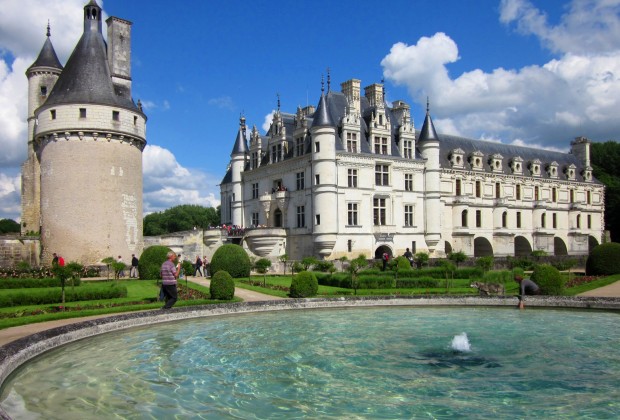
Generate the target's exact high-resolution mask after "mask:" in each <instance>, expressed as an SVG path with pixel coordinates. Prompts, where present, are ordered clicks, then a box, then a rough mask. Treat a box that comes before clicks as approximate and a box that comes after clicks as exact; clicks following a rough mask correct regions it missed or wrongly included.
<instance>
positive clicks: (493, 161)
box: [489, 153, 504, 172]
mask: <svg viewBox="0 0 620 420" xmlns="http://www.w3.org/2000/svg"><path fill="white" fill-rule="evenodd" d="M503 160H504V157H503V156H502V155H500V154H499V153H495V154H493V155H491V157H490V158H489V165H490V166H491V170H492V171H493V172H502V161H503Z"/></svg>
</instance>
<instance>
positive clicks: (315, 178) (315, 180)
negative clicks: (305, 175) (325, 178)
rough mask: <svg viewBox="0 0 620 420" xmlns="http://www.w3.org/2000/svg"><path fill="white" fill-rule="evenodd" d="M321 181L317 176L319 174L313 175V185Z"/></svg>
mask: <svg viewBox="0 0 620 420" xmlns="http://www.w3.org/2000/svg"><path fill="white" fill-rule="evenodd" d="M320 183H321V177H320V176H319V174H316V175H315V176H314V185H319V184H320Z"/></svg>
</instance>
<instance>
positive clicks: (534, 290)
mask: <svg viewBox="0 0 620 420" xmlns="http://www.w3.org/2000/svg"><path fill="white" fill-rule="evenodd" d="M515 281H516V282H517V283H519V309H523V308H524V305H523V300H524V298H525V296H526V295H539V294H540V287H538V285H537V284H536V283H534V282H533V281H532V280H530V279H524V278H523V277H521V276H519V275H516V276H515Z"/></svg>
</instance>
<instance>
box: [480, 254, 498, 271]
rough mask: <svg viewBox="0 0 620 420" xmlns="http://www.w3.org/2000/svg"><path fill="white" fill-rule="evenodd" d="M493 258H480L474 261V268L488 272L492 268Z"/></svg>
mask: <svg viewBox="0 0 620 420" xmlns="http://www.w3.org/2000/svg"><path fill="white" fill-rule="evenodd" d="M493 262H494V258H493V257H492V256H490V255H489V256H486V257H480V258H478V259H477V260H476V267H479V268H481V269H482V270H483V271H485V272H486V271H489V270H490V269H491V268H493Z"/></svg>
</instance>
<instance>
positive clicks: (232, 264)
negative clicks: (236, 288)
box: [211, 244, 252, 279]
mask: <svg viewBox="0 0 620 420" xmlns="http://www.w3.org/2000/svg"><path fill="white" fill-rule="evenodd" d="M251 267H252V263H251V262H250V257H248V254H247V253H246V252H245V249H243V248H242V247H241V246H239V245H235V244H226V245H222V246H221V247H219V248H218V249H217V250H216V251H215V254H213V257H212V258H211V272H212V273H217V272H218V271H226V272H227V273H228V274H230V275H231V277H232V278H233V279H238V278H241V277H249V276H250V269H251Z"/></svg>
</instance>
